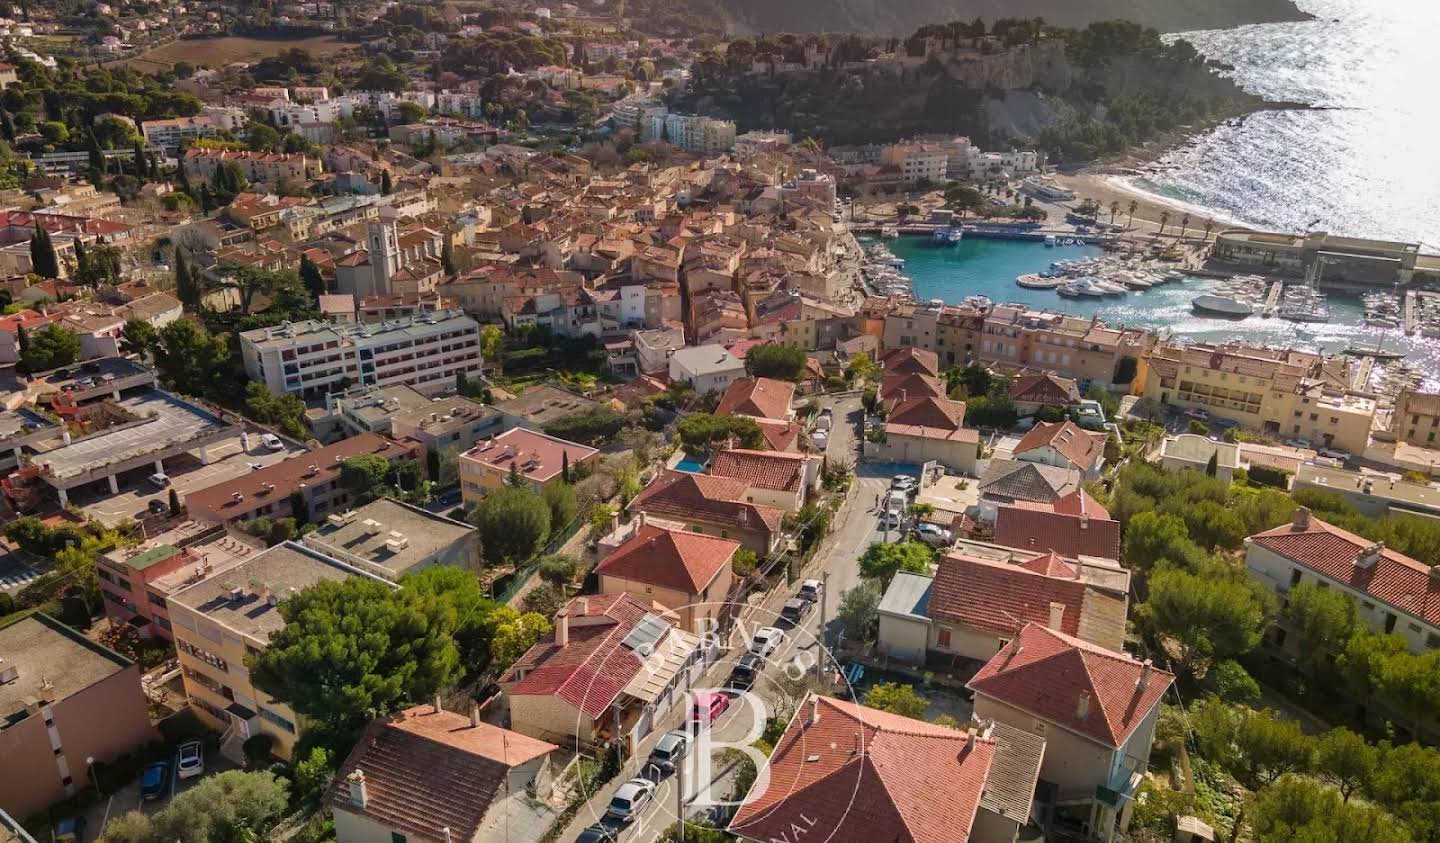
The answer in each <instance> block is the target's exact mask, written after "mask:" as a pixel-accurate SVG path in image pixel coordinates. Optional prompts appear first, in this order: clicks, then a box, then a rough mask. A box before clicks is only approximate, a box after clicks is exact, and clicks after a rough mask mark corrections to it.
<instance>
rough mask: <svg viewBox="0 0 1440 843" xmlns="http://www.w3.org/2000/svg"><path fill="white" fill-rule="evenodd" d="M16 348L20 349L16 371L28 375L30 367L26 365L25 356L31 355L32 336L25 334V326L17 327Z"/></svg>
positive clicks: (17, 355)
mask: <svg viewBox="0 0 1440 843" xmlns="http://www.w3.org/2000/svg"><path fill="white" fill-rule="evenodd" d="M15 346H16V348H17V349H18V352H17V354H16V357H17V358H18V359H16V361H15V371H17V372H19V373H20V374H22V375H28V374H30V367H29V366H28V365H26V363H25V356H26V355H27V354H29V353H30V335H29V334H27V333H26V332H25V326H24V325H17V326H15Z"/></svg>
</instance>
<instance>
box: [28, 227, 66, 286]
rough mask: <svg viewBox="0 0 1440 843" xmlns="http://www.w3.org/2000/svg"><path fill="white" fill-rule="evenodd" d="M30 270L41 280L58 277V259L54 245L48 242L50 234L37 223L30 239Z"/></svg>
mask: <svg viewBox="0 0 1440 843" xmlns="http://www.w3.org/2000/svg"><path fill="white" fill-rule="evenodd" d="M30 268H31V270H32V271H33V272H34V273H35V274H36V275H38V276H40V277H41V278H59V277H60V259H59V258H58V257H56V255H55V245H54V244H53V243H51V242H50V232H48V231H46V230H45V229H44V228H43V227H41V225H40V223H38V222H37V223H35V233H34V235H32V236H31V238H30Z"/></svg>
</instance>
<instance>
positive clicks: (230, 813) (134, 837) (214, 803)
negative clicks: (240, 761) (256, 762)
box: [100, 770, 289, 843]
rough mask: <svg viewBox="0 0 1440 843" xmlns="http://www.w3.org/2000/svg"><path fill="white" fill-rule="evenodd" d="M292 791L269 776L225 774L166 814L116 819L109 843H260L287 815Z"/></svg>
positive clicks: (188, 793)
mask: <svg viewBox="0 0 1440 843" xmlns="http://www.w3.org/2000/svg"><path fill="white" fill-rule="evenodd" d="M288 790H289V786H288V785H287V784H286V782H285V780H284V779H279V778H276V777H275V775H274V774H273V773H269V772H246V771H243V770H227V771H225V772H223V773H216V774H214V775H211V776H206V777H205V778H203V779H201V780H200V781H199V783H197V784H196V785H195V786H194V787H192V788H190V789H189V790H187V791H185V792H184V793H181V794H179V795H177V796H176V797H175V798H174V799H172V800H171V801H170V804H169V805H167V806H166V807H165V808H164V809H162V810H161V811H159V812H158V813H156V814H154V815H153V816H149V817H147V816H146V815H145V814H142V813H140V812H139V811H131V812H130V813H128V814H126V815H124V816H122V817H118V818H116V819H115V820H112V821H111V822H110V823H109V824H107V825H106V827H105V833H104V835H103V836H102V837H101V838H100V839H101V840H103V841H106V843H229V841H242V840H262V839H265V837H266V836H267V832H268V831H269V830H270V828H271V827H273V826H274V825H275V823H276V821H277V820H279V819H280V816H281V815H282V814H283V813H284V812H285V808H286V805H287V803H288V797H287V791H288Z"/></svg>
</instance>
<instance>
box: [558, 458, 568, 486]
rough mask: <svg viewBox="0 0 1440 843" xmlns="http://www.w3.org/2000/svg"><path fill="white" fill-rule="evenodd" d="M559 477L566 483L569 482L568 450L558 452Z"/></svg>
mask: <svg viewBox="0 0 1440 843" xmlns="http://www.w3.org/2000/svg"><path fill="white" fill-rule="evenodd" d="M560 479H561V480H564V481H565V482H566V483H569V482H570V452H569V451H561V452H560Z"/></svg>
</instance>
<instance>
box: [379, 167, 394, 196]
mask: <svg viewBox="0 0 1440 843" xmlns="http://www.w3.org/2000/svg"><path fill="white" fill-rule="evenodd" d="M394 189H395V188H394V185H393V183H392V182H391V181H390V171H389V170H382V171H381V172H380V194H381V195H382V196H389V195H390V191H392V190H394Z"/></svg>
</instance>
